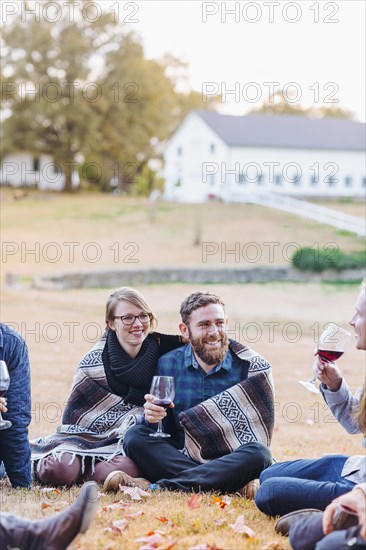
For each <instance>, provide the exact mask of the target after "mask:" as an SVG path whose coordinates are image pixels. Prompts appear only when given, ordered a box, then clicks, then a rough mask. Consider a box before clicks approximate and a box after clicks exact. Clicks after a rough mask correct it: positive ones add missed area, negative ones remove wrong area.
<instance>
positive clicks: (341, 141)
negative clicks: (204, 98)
mask: <svg viewBox="0 0 366 550" xmlns="http://www.w3.org/2000/svg"><path fill="white" fill-rule="evenodd" d="M195 112H196V113H197V114H198V115H199V116H200V117H201V118H202V119H203V120H204V121H205V122H206V124H208V126H210V127H211V128H212V130H214V132H216V133H217V134H218V135H219V136H220V137H221V139H222V140H223V141H224V142H225V143H227V145H231V146H239V147H285V148H294V149H336V150H344V151H363V150H365V146H366V139H365V137H366V125H365V124H363V123H362V122H354V121H353V120H347V119H342V118H317V119H312V118H307V117H305V116H300V115H264V114H263V115H262V114H252V115H245V116H233V115H222V114H219V113H214V112H211V111H195Z"/></svg>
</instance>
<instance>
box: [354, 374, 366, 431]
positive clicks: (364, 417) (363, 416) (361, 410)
mask: <svg viewBox="0 0 366 550" xmlns="http://www.w3.org/2000/svg"><path fill="white" fill-rule="evenodd" d="M356 418H357V420H358V426H359V428H360V430H361V432H362V433H363V434H364V435H365V437H366V384H364V386H363V388H362V393H361V397H360V403H359V406H358V407H357V413H356Z"/></svg>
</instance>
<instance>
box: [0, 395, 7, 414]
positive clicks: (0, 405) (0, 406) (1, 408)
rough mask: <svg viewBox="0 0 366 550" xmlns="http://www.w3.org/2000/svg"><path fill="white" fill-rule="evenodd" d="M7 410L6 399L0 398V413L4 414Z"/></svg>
mask: <svg viewBox="0 0 366 550" xmlns="http://www.w3.org/2000/svg"><path fill="white" fill-rule="evenodd" d="M7 410H8V409H7V408H6V399H5V397H0V412H2V413H6V412H7Z"/></svg>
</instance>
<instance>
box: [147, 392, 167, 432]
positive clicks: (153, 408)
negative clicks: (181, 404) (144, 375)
mask: <svg viewBox="0 0 366 550" xmlns="http://www.w3.org/2000/svg"><path fill="white" fill-rule="evenodd" d="M145 399H146V402H145V404H144V409H145V418H146V420H147V421H148V423H149V424H156V423H157V422H159V420H163V418H165V417H166V411H165V409H164V407H160V406H159V405H154V403H153V401H154V399H155V397H154V396H153V395H151V394H149V393H148V394H146V395H145ZM173 407H174V403H170V405H169V408H171V409H172V408H173Z"/></svg>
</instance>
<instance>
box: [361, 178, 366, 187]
mask: <svg viewBox="0 0 366 550" xmlns="http://www.w3.org/2000/svg"><path fill="white" fill-rule="evenodd" d="M362 187H366V178H362Z"/></svg>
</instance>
